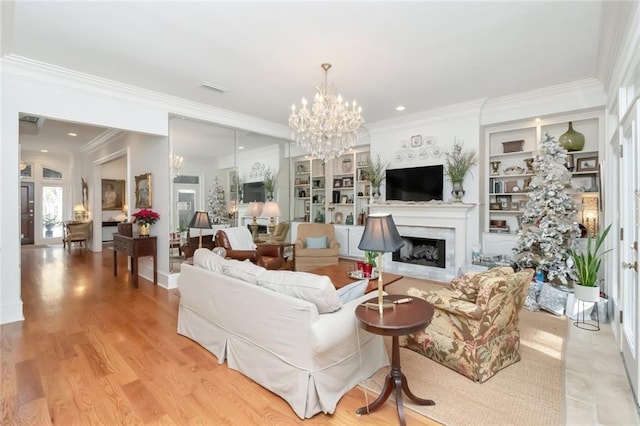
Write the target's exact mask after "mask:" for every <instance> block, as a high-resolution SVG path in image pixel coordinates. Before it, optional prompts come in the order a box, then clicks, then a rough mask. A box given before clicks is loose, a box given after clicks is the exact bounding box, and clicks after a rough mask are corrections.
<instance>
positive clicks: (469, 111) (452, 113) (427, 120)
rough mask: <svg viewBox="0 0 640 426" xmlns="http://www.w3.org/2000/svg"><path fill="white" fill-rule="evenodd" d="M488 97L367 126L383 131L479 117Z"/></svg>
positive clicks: (375, 130) (376, 130) (372, 130)
mask: <svg viewBox="0 0 640 426" xmlns="http://www.w3.org/2000/svg"><path fill="white" fill-rule="evenodd" d="M485 102H486V99H477V100H473V101H469V102H462V103H458V104H453V105H447V106H444V107H440V108H433V109H429V110H426V111H421V112H416V113H413V114H408V115H404V116H402V117H398V118H392V119H389V120H382V121H376V122H374V123H369V124H368V125H367V126H366V127H367V129H368V130H369V131H370V132H383V131H391V130H397V129H401V128H406V127H411V126H413V127H419V126H424V125H426V124H432V123H436V122H440V121H451V120H455V119H458V118H467V119H468V118H469V117H470V116H471V117H477V116H478V115H479V113H480V111H481V110H482V106H483V105H484V103H485Z"/></svg>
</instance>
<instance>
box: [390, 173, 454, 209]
mask: <svg viewBox="0 0 640 426" xmlns="http://www.w3.org/2000/svg"><path fill="white" fill-rule="evenodd" d="M386 175H387V178H386V188H387V191H386V195H387V197H386V199H387V200H388V201H390V200H399V201H431V200H442V185H443V179H444V166H443V165H442V164H440V165H437V166H425V167H412V168H408V169H389V170H387V172H386Z"/></svg>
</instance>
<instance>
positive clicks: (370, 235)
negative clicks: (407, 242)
mask: <svg viewBox="0 0 640 426" xmlns="http://www.w3.org/2000/svg"><path fill="white" fill-rule="evenodd" d="M402 246H404V241H402V238H401V237H400V234H399V233H398V228H396V224H395V223H394V222H393V218H392V217H391V214H390V213H374V214H371V215H369V216H368V217H367V222H366V224H365V226H364V233H363V234H362V239H361V240H360V244H358V248H359V249H360V250H365V251H373V252H376V253H378V306H377V307H378V311H379V312H380V318H382V311H383V309H384V301H383V298H382V255H383V253H389V252H394V251H396V250H398V249H399V248H400V247H402Z"/></svg>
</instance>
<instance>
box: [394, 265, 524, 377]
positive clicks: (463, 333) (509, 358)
mask: <svg viewBox="0 0 640 426" xmlns="http://www.w3.org/2000/svg"><path fill="white" fill-rule="evenodd" d="M533 272H534V271H533V270H532V269H525V270H523V271H520V272H515V273H514V271H513V269H511V268H509V267H501V268H494V269H491V270H489V271H486V272H482V273H478V274H473V273H468V274H466V275H464V276H462V277H459V278H455V279H454V280H453V281H452V282H451V288H442V289H438V290H433V291H424V290H419V289H416V288H411V289H409V290H408V292H407V294H409V295H410V296H414V297H420V298H423V299H424V300H426V301H427V302H429V303H431V304H432V305H433V306H434V308H435V312H434V315H433V319H432V320H431V324H429V325H428V326H427V327H426V328H425V329H424V331H419V332H417V333H414V334H410V335H409V336H406V337H401V339H400V342H401V345H402V346H405V347H407V348H409V349H412V350H414V351H416V352H418V353H421V354H422V355H425V356H426V357H428V358H431V359H432V360H434V361H436V362H438V363H440V364H442V365H444V366H446V367H449V368H451V369H452V370H455V371H457V372H458V373H460V374H463V375H465V376H467V377H468V378H470V379H471V380H474V381H476V382H484V381H485V380H487V379H489V378H490V377H492V376H493V375H494V374H496V373H497V372H498V371H499V370H501V369H502V368H505V367H507V366H509V365H511V364H513V363H515V362H517V361H519V360H520V352H519V348H520V329H519V328H518V324H519V315H520V311H521V309H522V306H523V304H524V300H525V298H526V296H527V291H528V289H529V283H530V282H531V278H532V277H533Z"/></svg>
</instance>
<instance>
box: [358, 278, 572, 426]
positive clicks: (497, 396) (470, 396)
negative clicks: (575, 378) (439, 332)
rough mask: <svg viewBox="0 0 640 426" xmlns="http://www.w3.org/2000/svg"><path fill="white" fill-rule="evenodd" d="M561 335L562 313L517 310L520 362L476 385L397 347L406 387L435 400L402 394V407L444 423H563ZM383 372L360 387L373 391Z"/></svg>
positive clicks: (564, 325) (564, 326)
mask: <svg viewBox="0 0 640 426" xmlns="http://www.w3.org/2000/svg"><path fill="white" fill-rule="evenodd" d="M405 284H406V283H405ZM566 337H567V320H566V318H565V317H558V316H554V315H552V314H549V313H546V312H544V311H540V312H530V311H527V310H524V309H523V310H522V312H521V313H520V355H521V357H522V360H521V361H519V362H517V363H515V364H512V365H510V366H509V367H506V368H504V369H502V370H500V371H499V372H498V373H497V374H496V375H495V376H493V377H492V378H490V379H489V380H487V381H486V382H484V383H481V384H479V383H475V382H473V381H471V380H469V379H468V378H466V377H465V376H463V375H461V374H459V373H456V372H455V371H453V370H450V369H449V368H447V367H444V366H442V365H440V364H438V363H436V362H435V361H432V360H430V359H429V358H426V357H424V356H422V355H420V354H418V353H416V352H414V351H412V350H409V349H405V348H400V363H401V367H402V371H403V373H404V374H405V375H406V376H407V379H408V382H409V388H410V389H411V391H412V392H413V393H414V394H415V395H416V396H418V397H421V398H427V399H433V400H434V401H435V403H436V405H435V406H427V407H422V406H417V405H414V404H412V403H410V402H408V401H407V398H405V397H403V402H404V405H405V407H407V408H410V409H412V410H414V411H416V412H418V413H420V414H422V415H424V416H426V417H429V418H430V419H433V420H435V421H437V422H439V423H442V424H445V425H455V426H458V425H519V426H521V425H564V423H565V401H564V400H565V391H564V357H563V353H564V342H565V341H566ZM385 343H386V345H387V352H388V353H389V359H391V338H385ZM388 372H389V367H386V368H383V369H380V370H379V371H378V372H377V373H376V374H375V375H374V376H373V377H372V379H371V380H369V381H367V382H366V383H365V385H364V386H365V387H366V388H368V389H369V390H371V391H373V392H375V393H376V395H377V394H378V393H379V392H380V389H381V385H382V384H383V383H384V377H385V376H386V374H387V373H388ZM371 396H372V395H370V397H371ZM374 397H375V396H374Z"/></svg>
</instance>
